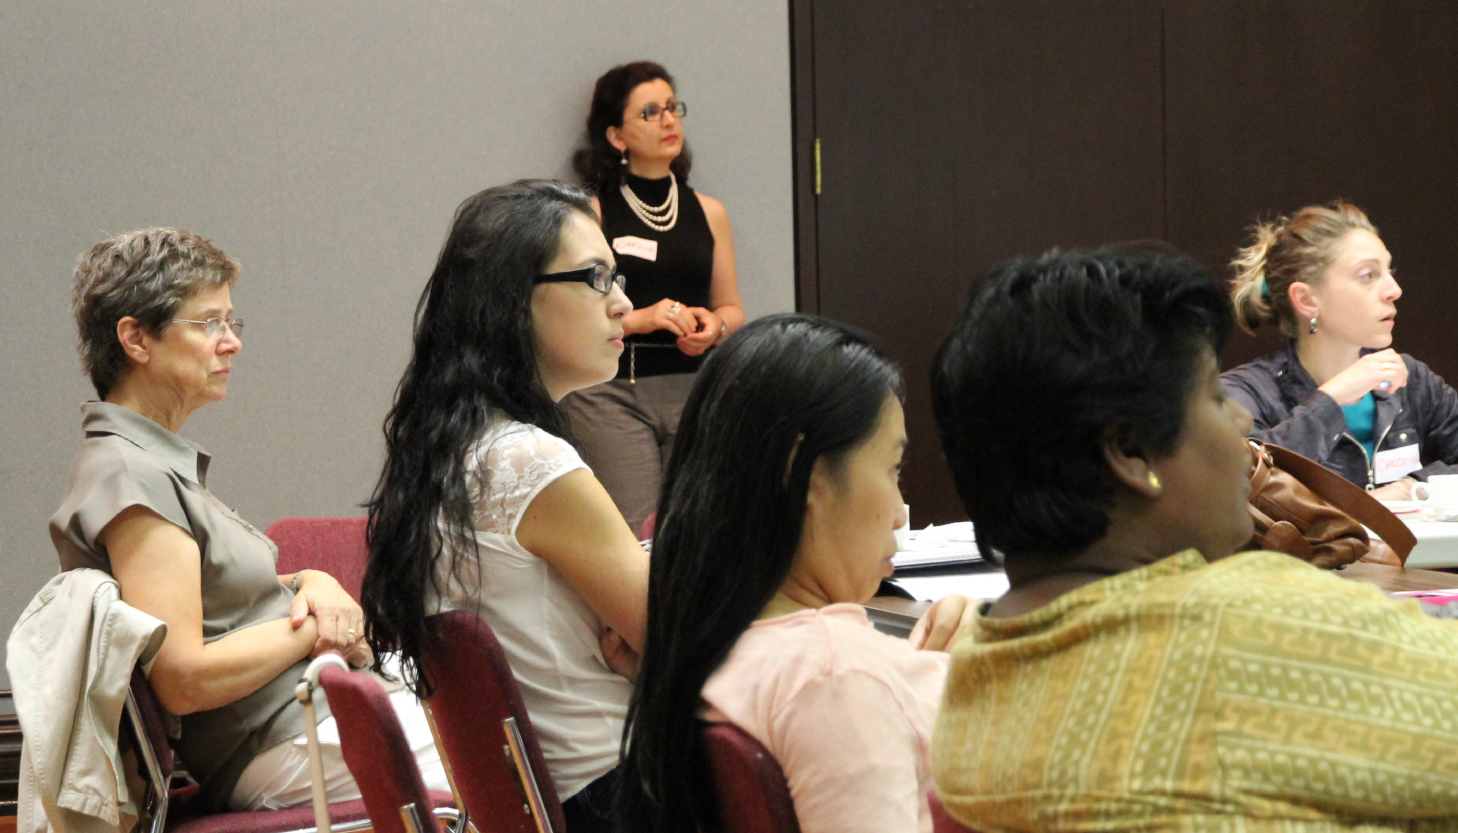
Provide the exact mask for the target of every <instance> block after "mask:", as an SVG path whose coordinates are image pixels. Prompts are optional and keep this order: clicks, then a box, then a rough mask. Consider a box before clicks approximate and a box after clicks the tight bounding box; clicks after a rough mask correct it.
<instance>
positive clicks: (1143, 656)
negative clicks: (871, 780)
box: [932, 250, 1458, 833]
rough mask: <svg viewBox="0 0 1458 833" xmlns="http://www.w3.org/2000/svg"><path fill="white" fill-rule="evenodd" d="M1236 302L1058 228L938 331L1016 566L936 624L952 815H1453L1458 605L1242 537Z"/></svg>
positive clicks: (1212, 286)
mask: <svg viewBox="0 0 1458 833" xmlns="http://www.w3.org/2000/svg"><path fill="white" fill-rule="evenodd" d="M1231 323H1232V312H1231V308H1230V305H1229V302H1228V300H1227V299H1226V298H1225V296H1224V294H1223V292H1222V291H1221V288H1220V286H1219V285H1218V284H1217V283H1215V282H1214V281H1213V280H1211V279H1210V278H1209V276H1207V275H1206V274H1204V273H1203V272H1202V271H1201V270H1200V268H1199V267H1197V266H1196V265H1194V264H1193V263H1192V262H1190V261H1189V260H1187V259H1184V258H1181V257H1177V256H1173V255H1170V254H1164V253H1155V252H1136V251H1107V250H1106V251H1101V252H1096V253H1093V254H1067V253H1058V252H1053V253H1049V254H1048V255H1045V256H1044V257H1043V258H1041V259H1039V260H1037V261H1029V260H1020V261H1014V262H1009V263H1007V264H1004V265H1002V266H1000V267H997V268H996V269H994V270H993V271H992V272H991V273H989V274H988V275H987V277H985V278H984V279H983V280H982V281H981V282H980V283H979V284H978V285H977V287H976V289H975V290H974V291H973V293H972V295H971V297H970V299H969V300H968V303H967V305H966V308H965V309H964V310H963V312H962V314H961V316H960V318H959V319H958V321H957V323H956V324H955V325H954V327H953V331H952V334H951V335H950V336H949V337H948V338H947V341H946V343H945V344H944V345H943V346H942V350H941V353H940V354H939V356H938V358H937V361H936V364H935V369H934V371H933V401H934V408H935V410H936V415H937V420H938V424H939V426H940V429H941V434H942V442H943V446H944V448H945V451H946V455H947V460H948V462H949V464H950V465H951V467H952V472H953V477H954V479H955V480H956V484H957V488H958V491H959V493H960V495H961V497H962V501H963V503H964V504H965V506H966V509H967V512H968V514H969V516H970V517H971V519H972V522H973V524H974V525H975V526H976V534H977V540H978V542H979V543H980V545H981V546H982V547H984V548H990V549H992V550H996V551H997V552H1000V553H1002V554H1003V557H1004V560H1005V566H1006V569H1007V575H1008V581H1009V584H1010V588H1011V589H1010V590H1009V591H1008V593H1007V595H1005V596H1003V597H1002V598H1001V599H999V600H998V601H996V602H995V603H992V604H991V605H989V606H988V607H987V608H986V609H985V610H983V611H982V615H981V616H980V617H979V618H978V620H977V622H976V623H975V627H974V628H973V629H972V633H971V634H970V635H969V636H968V637H967V638H966V639H964V640H963V641H962V642H961V643H960V644H959V645H957V646H956V647H955V649H954V650H953V653H952V666H951V671H950V673H949V676H948V679H947V689H946V693H945V699H944V701H943V705H942V709H941V712H940V716H939V718H938V724H937V727H936V731H935V735H934V739H933V745H932V766H933V772H934V775H935V777H936V782H937V786H938V791H939V794H940V796H941V799H942V801H943V802H944V803H945V805H946V806H947V808H948V809H949V810H950V811H951V813H952V814H953V815H954V816H956V817H957V818H959V819H961V820H962V821H963V822H964V823H966V824H967V825H969V826H971V827H974V828H976V829H978V830H980V831H983V833H998V832H999V831H1011V830H1018V831H1043V830H1047V831H1053V830H1058V831H1116V830H1117V831H1128V830H1151V831H1152V830H1183V831H1207V830H1210V831H1213V830H1222V831H1224V830H1232V831H1234V830H1240V831H1277V830H1279V831H1287V832H1291V831H1302V833H1307V832H1309V831H1337V830H1363V831H1377V830H1454V829H1458V627H1455V626H1453V625H1452V624H1451V623H1449V622H1444V621H1439V620H1435V619H1430V618H1427V617H1425V616H1424V615H1423V614H1422V613H1420V612H1419V609H1418V606H1417V604H1416V603H1414V602H1410V601H1409V602H1402V603H1396V602H1392V601H1390V600H1388V599H1387V598H1386V597H1385V596H1384V595H1383V594H1382V593H1381V592H1380V591H1379V590H1377V589H1376V588H1374V587H1371V586H1368V585H1363V584H1359V583H1357V582H1353V581H1347V580H1344V579H1341V578H1338V577H1336V576H1335V575H1333V574H1330V573H1323V572H1321V571H1319V570H1316V569H1315V568H1313V567H1311V566H1310V565H1307V564H1305V563H1303V562H1300V561H1298V560H1296V559H1294V558H1290V557H1288V556H1284V555H1279V554H1276V553H1269V552H1245V553H1240V554H1238V555H1234V553H1235V552H1236V550H1238V549H1240V548H1241V547H1242V546H1243V545H1244V544H1245V542H1247V541H1248V540H1249V538H1250V534H1251V526H1250V519H1249V515H1248V514H1247V512H1246V509H1245V503H1246V499H1247V494H1248V491H1249V486H1248V483H1247V479H1246V467H1247V465H1248V461H1249V455H1248V454H1247V452H1246V450H1245V448H1244V439H1243V438H1244V435H1245V433H1246V432H1247V431H1248V430H1249V428H1250V425H1251V417H1250V414H1249V413H1248V412H1246V411H1245V409H1244V408H1242V407H1241V406H1240V405H1238V404H1236V403H1234V402H1232V401H1230V400H1228V399H1226V397H1225V393H1224V391H1223V390H1222V388H1221V384H1220V379H1219V375H1218V368H1217V366H1216V359H1215V357H1216V355H1217V354H1218V352H1219V350H1220V347H1221V346H1222V344H1223V343H1224V341H1225V338H1226V336H1227V335H1228V334H1229V332H1230V329H1231ZM988 437H995V438H996V442H988V441H987V438H988Z"/></svg>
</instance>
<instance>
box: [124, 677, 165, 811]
mask: <svg viewBox="0 0 1458 833" xmlns="http://www.w3.org/2000/svg"><path fill="white" fill-rule="evenodd" d="M124 712H125V716H126V721H125V724H124V725H126V726H127V727H129V728H130V731H131V736H132V739H133V740H134V741H135V742H136V744H137V757H138V758H139V760H140V763H141V768H142V775H143V777H144V778H145V779H146V781H147V795H146V797H145V798H144V799H143V800H142V801H139V802H137V806H138V808H139V809H140V812H141V813H142V815H143V817H146V818H150V819H151V827H150V828H148V829H149V830H150V831H151V833H162V829H163V827H164V826H165V825H166V824H167V805H168V803H169V802H170V799H171V792H170V787H171V783H172V772H173V770H174V768H175V763H174V761H173V757H172V746H171V744H170V743H169V742H168V740H167V726H166V723H165V722H164V720H163V718H162V704H161V703H159V702H157V695H156V694H155V693H153V691H152V684H151V683H149V682H148V681H147V677H146V675H145V674H143V673H142V669H141V668H140V667H137V668H133V669H132V682H131V686H130V688H129V689H128V690H127V700H126V705H125V707H124Z"/></svg>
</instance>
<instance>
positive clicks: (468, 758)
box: [421, 610, 567, 833]
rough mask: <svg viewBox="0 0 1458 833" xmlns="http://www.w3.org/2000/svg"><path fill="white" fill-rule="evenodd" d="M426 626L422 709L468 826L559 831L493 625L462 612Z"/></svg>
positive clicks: (518, 832)
mask: <svg viewBox="0 0 1458 833" xmlns="http://www.w3.org/2000/svg"><path fill="white" fill-rule="evenodd" d="M426 622H427V625H428V631H429V632H430V633H431V638H430V643H429V644H428V645H427V646H426V649H425V651H424V652H423V653H424V655H423V657H422V663H421V664H422V670H423V671H424V672H425V674H426V676H427V677H428V678H429V679H430V681H431V682H432V683H434V685H435V693H434V694H432V695H431V697H430V700H429V701H428V704H429V706H430V711H431V714H432V715H434V718H435V722H436V726H437V727H438V728H439V729H440V741H441V745H442V746H443V747H444V750H445V755H446V757H447V759H449V761H450V765H451V768H452V771H453V772H454V773H455V783H456V789H457V790H458V791H459V792H460V795H461V802H462V803H463V804H464V805H465V807H464V808H463V809H465V811H466V812H467V814H468V815H469V816H470V818H471V821H472V823H473V824H475V825H476V828H477V829H478V830H482V831H487V830H489V831H491V833H514V832H515V833H542V831H548V832H549V831H555V833H565V831H566V830H567V824H566V821H565V819H564V817H563V815H562V803H561V801H560V800H559V799H558V797H557V790H556V788H555V787H554V786H553V785H552V779H551V776H550V775H549V774H548V773H547V759H546V757H545V756H543V755H542V748H541V746H540V745H539V744H538V742H537V733H536V730H535V729H533V728H532V721H531V718H530V717H529V716H528V715H527V711H526V705H525V703H523V701H522V699H521V691H520V689H518V688H517V685H516V677H514V676H513V675H512V673H511V666H510V665H509V664H507V661H506V653H505V652H504V651H502V649H501V643H499V642H497V641H496V635H495V634H493V633H492V632H491V627H490V626H489V625H487V624H486V623H485V622H483V621H481V620H480V618H478V617H477V616H476V615H475V614H472V613H469V612H466V611H462V610H454V611H450V612H448V613H441V614H438V615H435V616H431V617H430V618H429V619H427V620H426ZM513 747H515V749H516V752H515V753H513ZM514 761H515V763H514ZM533 808H535V809H533Z"/></svg>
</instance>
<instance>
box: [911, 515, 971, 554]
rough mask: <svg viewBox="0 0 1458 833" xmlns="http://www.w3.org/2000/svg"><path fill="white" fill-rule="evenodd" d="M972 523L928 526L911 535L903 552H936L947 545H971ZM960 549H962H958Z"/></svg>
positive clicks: (963, 522)
mask: <svg viewBox="0 0 1458 833" xmlns="http://www.w3.org/2000/svg"><path fill="white" fill-rule="evenodd" d="M971 543H973V539H972V522H971V521H962V522H961V523H955V524H945V525H943V526H937V525H936V524H928V525H927V528H926V529H923V530H921V531H920V532H915V533H913V534H912V537H911V541H910V542H909V543H908V544H907V547H906V550H905V552H923V551H926V550H936V549H941V548H942V547H945V546H948V545H954V546H955V545H961V544H971ZM958 549H962V547H960V546H959V547H958Z"/></svg>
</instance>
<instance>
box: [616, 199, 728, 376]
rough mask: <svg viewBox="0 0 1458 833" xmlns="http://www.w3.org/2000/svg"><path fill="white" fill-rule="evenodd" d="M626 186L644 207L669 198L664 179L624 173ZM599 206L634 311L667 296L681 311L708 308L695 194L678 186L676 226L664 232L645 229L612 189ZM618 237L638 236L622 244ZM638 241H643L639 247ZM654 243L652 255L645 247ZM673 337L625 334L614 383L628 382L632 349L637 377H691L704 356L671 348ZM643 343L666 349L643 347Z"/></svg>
mask: <svg viewBox="0 0 1458 833" xmlns="http://www.w3.org/2000/svg"><path fill="white" fill-rule="evenodd" d="M627 180H628V187H629V188H632V189H633V193H634V194H637V195H638V199H640V200H642V201H643V202H645V203H647V204H648V205H662V204H663V203H664V201H666V200H667V199H668V185H669V179H668V177H664V178H663V179H644V178H642V177H640V176H633V175H632V174H628V175H627ZM598 202H599V203H600V204H601V205H602V232H603V235H604V236H606V237H607V241H608V245H610V246H612V247H613V253H614V255H616V257H617V259H618V271H619V272H622V273H623V275H625V276H626V277H627V279H628V300H630V301H632V302H633V309H643V308H644V307H651V306H653V305H654V304H656V303H658V302H659V301H661V300H663V299H664V298H672V299H673V300H675V301H678V302H680V303H682V304H683V305H684V306H686V307H704V308H706V309H708V308H710V307H709V283H710V281H711V279H712V278H713V274H714V233H713V232H712V231H710V230H709V219H708V218H707V217H705V216H704V207H703V206H702V205H700V204H699V197H698V195H697V194H695V193H694V190H693V189H692V188H690V187H688V186H687V185H684V184H682V183H680V184H679V186H678V222H677V223H675V224H674V226H673V228H671V229H669V230H668V231H656V230H654V229H652V228H649V227H648V226H647V225H646V224H645V223H644V222H643V221H642V220H640V219H638V215H637V214H634V213H633V209H632V208H631V207H630V206H629V205H628V201H627V200H626V199H624V198H623V194H622V192H621V191H619V190H618V189H616V188H612V189H609V190H608V192H607V193H605V194H600V195H598ZM622 238H637V240H623V239H622ZM637 241H647V242H648V243H649V245H648V246H644V245H642V244H640V243H638V242H637ZM654 243H656V244H657V252H656V257H655V256H654V254H653V253H652V252H650V251H648V249H650V248H651V247H652V244H654ZM677 340H678V337H677V336H675V335H674V334H673V332H672V331H670V330H658V331H656V332H652V333H643V334H640V335H635V336H629V337H628V339H627V343H628V349H627V350H624V351H623V356H622V358H621V359H619V360H618V375H617V378H619V379H626V378H628V366H629V361H630V356H631V354H632V352H633V350H634V348H633V347H632V345H633V344H635V343H636V344H638V345H640V346H639V347H638V348H637V359H636V363H637V364H636V373H635V375H637V376H662V375H665V374H668V373H693V372H695V371H697V370H698V369H699V365H700V364H702V363H703V360H704V357H703V356H701V355H700V356H687V355H684V353H683V352H682V351H680V350H679V349H678V347H677V345H676V344H675V342H677ZM643 344H653V345H668V346H666V347H656V346H655V347H642V346H641V345H643Z"/></svg>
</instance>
